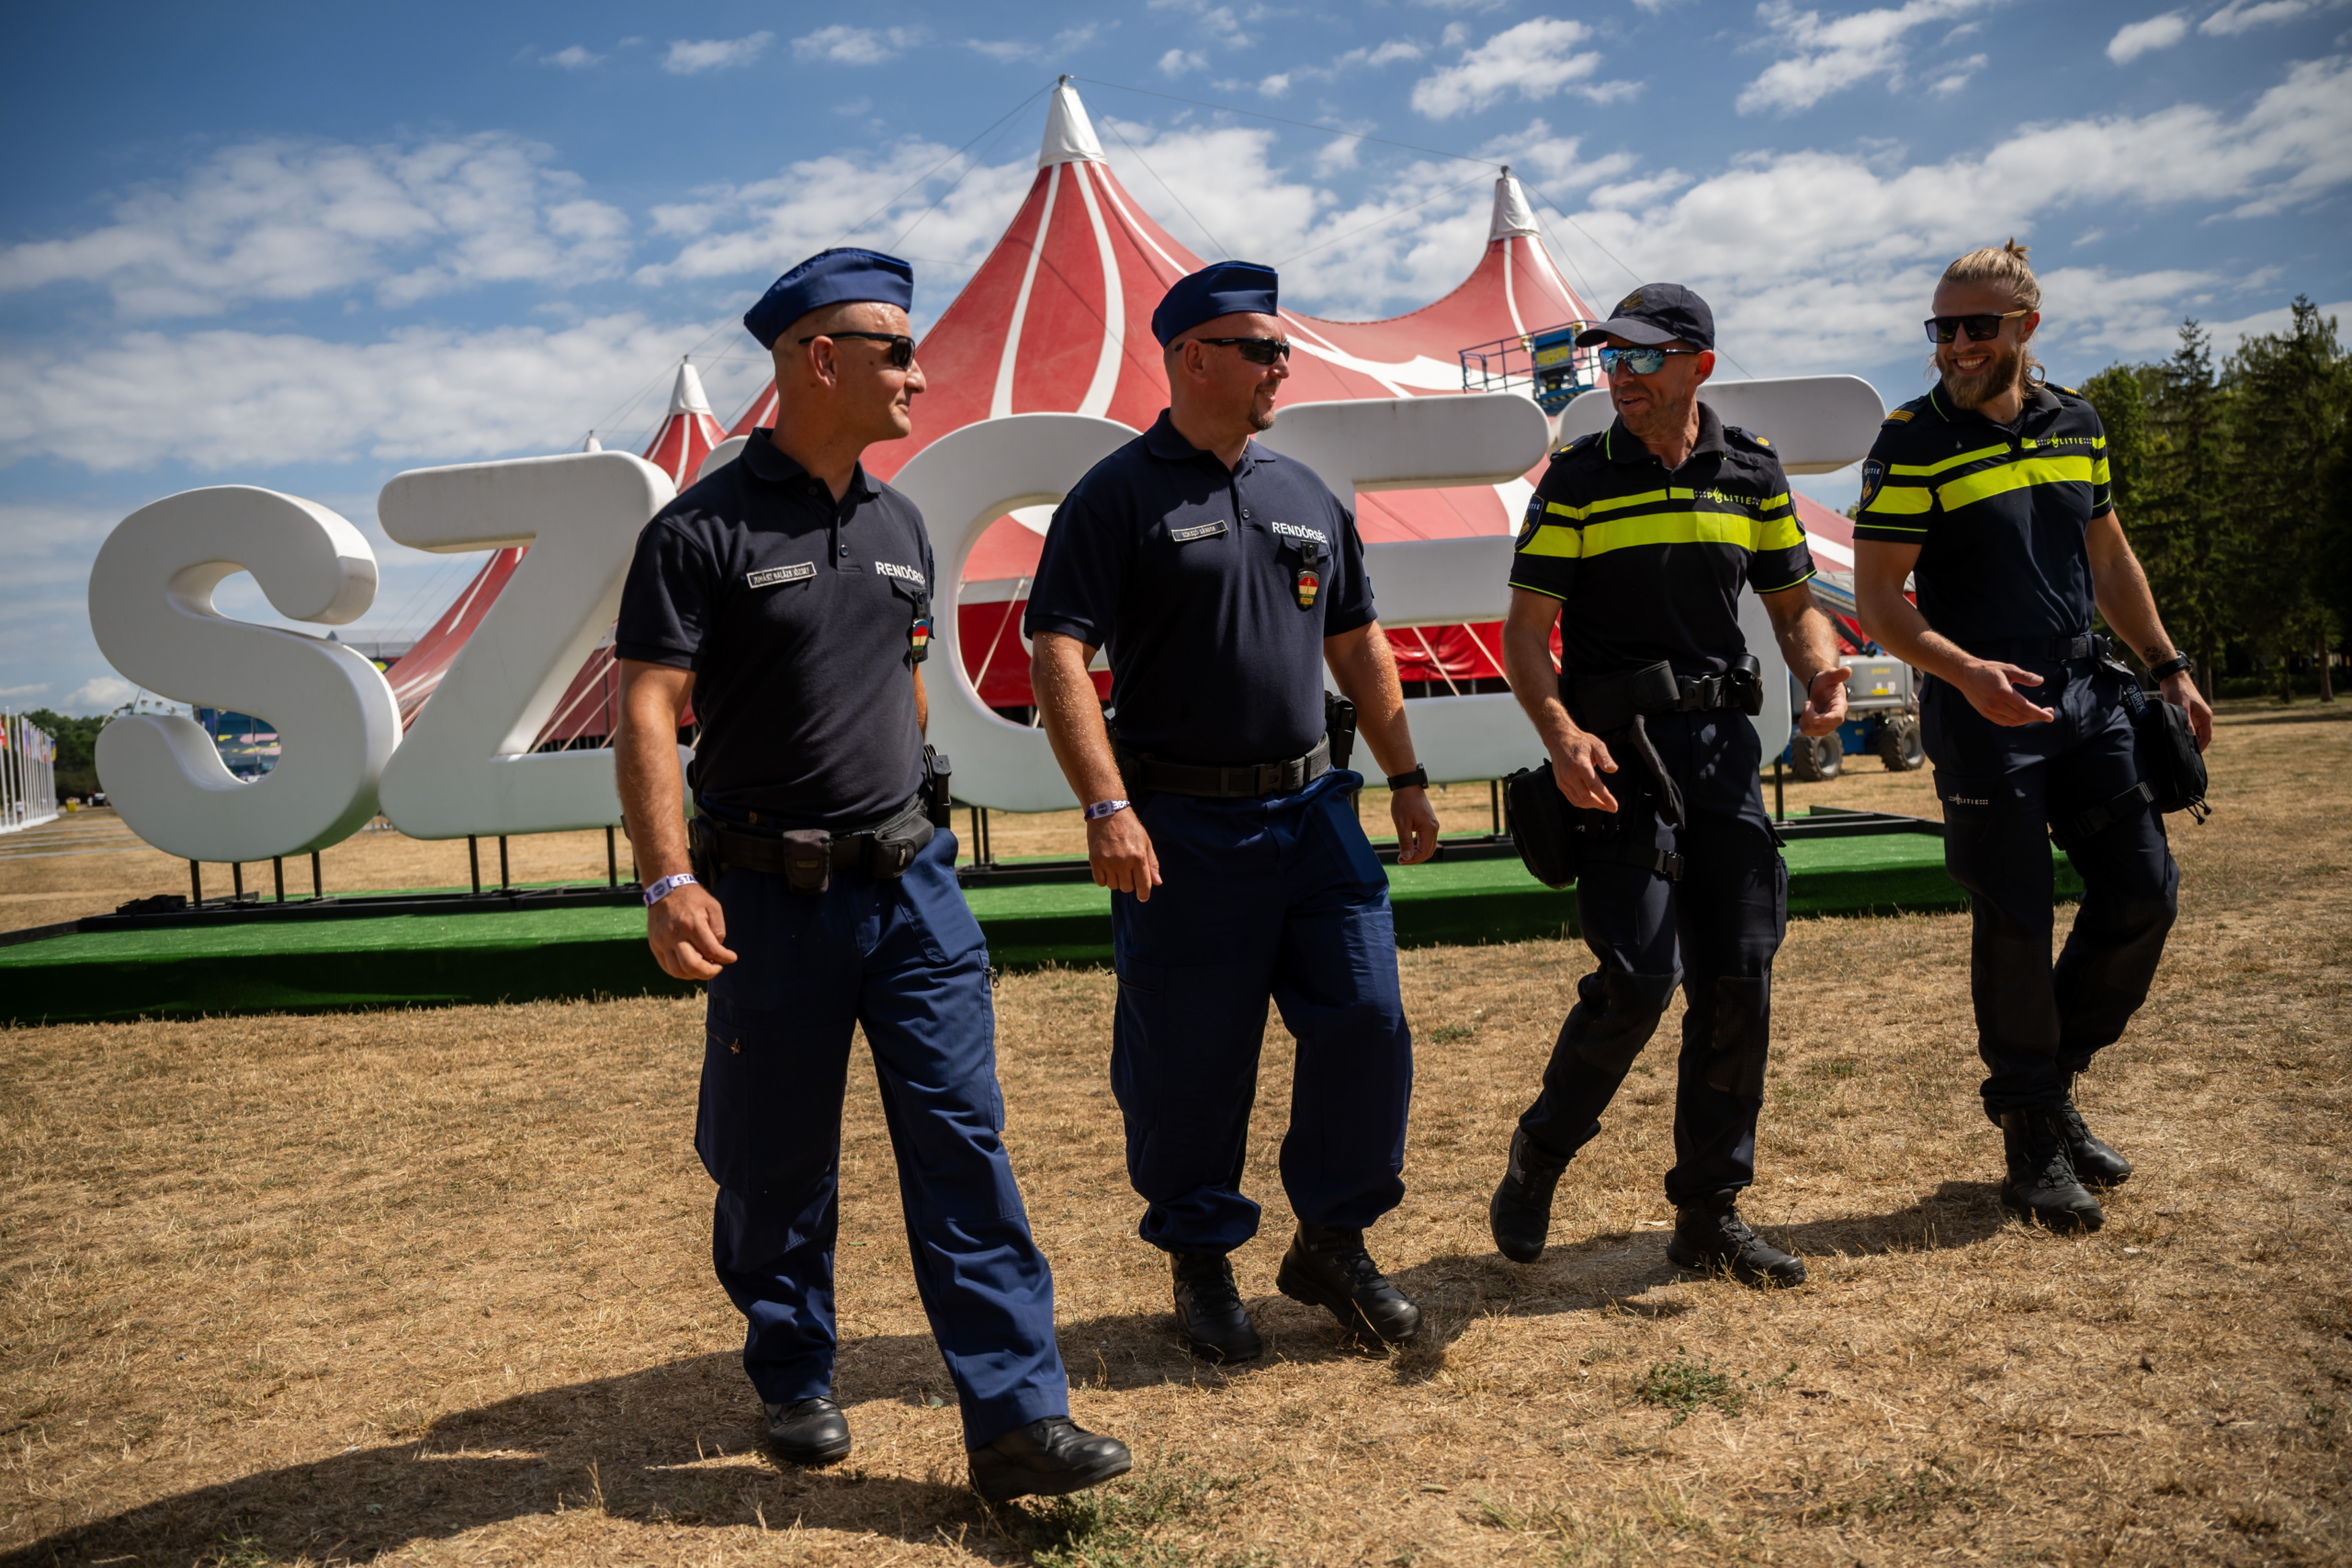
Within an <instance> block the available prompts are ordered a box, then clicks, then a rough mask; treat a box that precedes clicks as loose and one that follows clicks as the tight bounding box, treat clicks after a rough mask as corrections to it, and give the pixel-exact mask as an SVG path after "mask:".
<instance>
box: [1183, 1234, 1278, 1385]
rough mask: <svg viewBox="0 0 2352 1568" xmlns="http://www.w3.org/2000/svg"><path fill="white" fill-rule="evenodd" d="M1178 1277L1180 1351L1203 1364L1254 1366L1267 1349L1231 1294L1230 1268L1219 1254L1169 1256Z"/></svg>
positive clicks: (1233, 1291) (1237, 1296)
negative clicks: (1233, 1362)
mask: <svg viewBox="0 0 2352 1568" xmlns="http://www.w3.org/2000/svg"><path fill="white" fill-rule="evenodd" d="M1168 1261H1169V1263H1170V1265H1171V1266H1172V1269H1173V1271H1174V1273H1175V1277H1176V1326H1177V1328H1178V1329H1180V1330H1182V1333H1183V1336H1184V1348H1186V1349H1188V1350H1190V1351H1192V1353H1193V1355H1195V1356H1198V1357H1199V1358H1200V1359H1203V1360H1204V1361H1254V1360H1256V1359H1258V1358H1259V1356H1260V1355H1261V1354H1263V1353H1264V1351H1265V1348H1266V1344H1265V1341H1264V1340H1262V1339H1261V1338H1259V1337H1258V1329H1257V1325H1254V1324H1252V1323H1251V1322H1250V1309H1249V1308H1247V1307H1245V1306H1243V1305H1242V1304H1241V1292H1239V1291H1238V1290H1236V1289H1235V1288H1234V1284H1233V1263H1232V1260H1231V1259H1229V1258H1227V1257H1226V1255H1225V1254H1224V1253H1222V1252H1171V1253H1170V1254H1169V1255H1168Z"/></svg>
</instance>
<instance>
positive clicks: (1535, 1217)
mask: <svg viewBox="0 0 2352 1568" xmlns="http://www.w3.org/2000/svg"><path fill="white" fill-rule="evenodd" d="M1567 1168H1568V1162H1567V1160H1566V1157H1564V1156H1559V1155H1555V1154H1554V1153H1552V1152H1551V1151H1550V1150H1549V1149H1546V1148H1545V1147H1544V1145H1541V1144H1539V1143H1537V1142H1536V1141H1535V1140H1534V1139H1532V1138H1531V1137H1529V1136H1528V1135H1527V1132H1526V1129H1524V1128H1518V1129H1514V1130H1513V1131H1512V1133H1511V1135H1510V1168H1508V1169H1506V1170H1505V1171H1504V1172H1503V1179H1502V1180H1501V1182H1500V1183H1499V1184H1498V1185H1497V1187H1496V1188H1495V1197H1494V1201H1492V1202H1490V1203H1488V1204H1487V1225H1488V1226H1489V1227H1490V1228H1491V1229H1492V1230H1493V1231H1494V1233H1495V1247H1496V1248H1497V1249H1498V1250H1499V1251H1500V1252H1501V1253H1502V1255H1503V1256H1504V1257H1505V1258H1510V1260H1511V1261H1512V1262H1513V1263H1532V1262H1534V1261H1535V1260H1536V1259H1537V1258H1541V1257H1543V1256H1544V1242H1545V1241H1546V1240H1548V1239H1549V1238H1550V1236H1551V1234H1552V1190H1553V1189H1555V1188H1556V1187H1557V1186H1559V1185H1560V1173H1561V1172H1562V1171H1564V1170H1566V1169H1567Z"/></svg>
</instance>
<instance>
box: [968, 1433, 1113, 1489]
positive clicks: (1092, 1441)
mask: <svg viewBox="0 0 2352 1568" xmlns="http://www.w3.org/2000/svg"><path fill="white" fill-rule="evenodd" d="M1135 1462H1136V1461H1135V1456H1133V1455H1132V1454H1130V1453H1128V1452H1127V1445H1126V1444H1125V1443H1123V1442H1121V1441H1119V1439H1118V1438H1106V1437H1103V1436H1102V1435H1101V1434H1100V1433H1096V1432H1090V1431H1088V1430H1087V1429H1086V1428H1085V1427H1080V1425H1078V1423H1076V1422H1075V1421H1072V1420H1071V1419H1070V1418H1069V1416H1046V1418H1045V1419H1044V1420H1042V1421H1032V1422H1030V1423H1029V1425H1027V1426H1026V1427H1014V1428H1013V1429H1012V1431H1010V1432H1007V1433H1006V1434H1005V1435H1004V1436H1003V1437H1001V1438H997V1439H996V1441H994V1442H992V1443H988V1444H985V1445H983V1446H981V1447H979V1448H977V1449H974V1450H972V1490H973V1491H975V1492H977V1493H978V1494H979V1495H980V1501H982V1502H983V1503H1002V1502H1006V1501H1008V1500H1010V1499H1012V1498H1014V1497H1060V1496H1064V1495H1068V1494H1069V1493H1072V1492H1083V1491H1085V1490H1086V1489H1087V1488H1088V1487H1090V1486H1099V1485H1101V1484H1102V1483H1103V1482H1105V1481H1108V1480H1110V1479H1111V1478H1112V1477H1113V1476H1114V1475H1125V1474H1126V1472H1128V1471H1130V1470H1132V1469H1134V1468H1135Z"/></svg>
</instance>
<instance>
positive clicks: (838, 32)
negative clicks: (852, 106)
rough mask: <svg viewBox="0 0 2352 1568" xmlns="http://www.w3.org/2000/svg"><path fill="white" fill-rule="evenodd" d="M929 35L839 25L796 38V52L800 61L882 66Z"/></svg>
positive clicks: (793, 45) (793, 51)
mask: <svg viewBox="0 0 2352 1568" xmlns="http://www.w3.org/2000/svg"><path fill="white" fill-rule="evenodd" d="M928 36H929V35H928V34H926V33H925V32H924V31H923V30H922V28H851V27H843V26H842V25H841V24H840V23H838V22H837V23H835V24H834V25H833V26H831V27H830V28H818V29H817V30H816V31H815V32H813V33H810V34H809V35H808V36H807V37H805V38H797V39H793V40H792V53H793V57H794V58H795V59H797V60H823V61H829V62H831V63H833V64H835V65H879V64H881V63H882V62H884V61H886V60H894V59H896V58H897V57H898V55H899V51H901V50H907V49H911V48H913V47H914V46H915V45H916V44H919V43H921V42H922V40H923V39H925V38H926V37H928Z"/></svg>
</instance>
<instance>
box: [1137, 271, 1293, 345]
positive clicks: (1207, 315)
mask: <svg viewBox="0 0 2352 1568" xmlns="http://www.w3.org/2000/svg"><path fill="white" fill-rule="evenodd" d="M1278 281H1279V280H1278V279H1277V278H1276V277H1275V276H1274V269H1273V268H1272V267H1270V266H1260V265H1258V264H1257V263H1256V262H1245V261H1228V262H1218V263H1217V264H1216V265H1214V266H1204V267H1203V268H1201V270H1200V271H1198V272H1195V273H1192V274H1190V275H1188V276H1183V277H1180V278H1178V279H1177V280H1176V282H1175V285H1174V287H1172V288H1170V289H1169V290H1168V294H1167V297H1166V298H1165V299H1161V300H1160V301H1159V309H1158V310H1154V311H1153V312H1152V313H1151V335H1152V336H1154V337H1156V338H1158V339H1159V346H1160V347H1162V348H1166V347H1167V346H1168V345H1169V344H1170V343H1172V342H1173V341H1175V339H1176V337H1177V335H1178V334H1179V333H1187V332H1190V331H1192V329H1193V328H1194V327H1197V326H1199V325H1200V324H1201V323H1202V322H1203V321H1215V320H1216V318H1217V317H1219V316H1230V315H1233V314H1235V313H1236V312H1238V311H1242V310H1252V311H1255V312H1257V313H1258V314H1259V315H1261V316H1271V315H1272V314H1273V313H1274V287H1275V284H1276V283H1277V282H1278Z"/></svg>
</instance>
